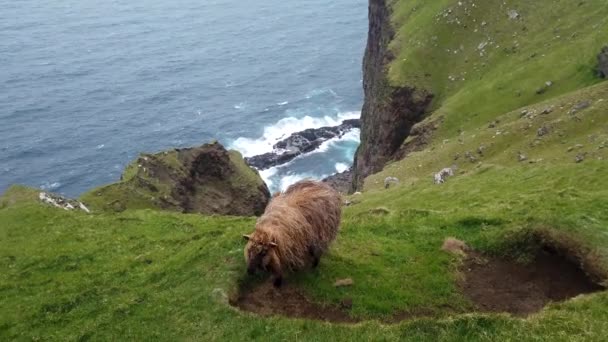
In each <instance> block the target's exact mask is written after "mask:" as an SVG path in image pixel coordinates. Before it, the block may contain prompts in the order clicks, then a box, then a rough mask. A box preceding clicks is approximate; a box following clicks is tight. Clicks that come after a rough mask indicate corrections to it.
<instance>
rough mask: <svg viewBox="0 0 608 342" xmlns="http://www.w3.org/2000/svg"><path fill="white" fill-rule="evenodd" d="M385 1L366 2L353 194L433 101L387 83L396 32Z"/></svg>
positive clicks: (401, 140)
mask: <svg viewBox="0 0 608 342" xmlns="http://www.w3.org/2000/svg"><path fill="white" fill-rule="evenodd" d="M387 2H388V1H387V0H370V2H369V32H368V37H367V47H366V50H365V56H364V58H363V89H364V93H365V99H364V104H363V109H362V111H361V144H360V146H359V148H358V149H357V152H356V155H355V161H354V165H353V184H352V190H353V191H354V190H356V189H359V188H360V187H361V186H362V184H363V179H364V178H365V177H366V176H368V175H370V174H372V173H375V172H378V171H380V170H382V168H383V166H384V164H385V163H386V162H387V161H389V160H390V159H391V158H393V156H394V154H395V153H396V152H397V150H398V149H399V147H400V146H401V145H402V143H403V142H404V140H405V139H406V138H407V136H408V135H409V133H410V130H411V129H412V126H413V125H414V124H416V123H417V122H419V121H420V120H421V119H422V117H423V115H424V113H425V110H426V109H427V107H428V106H429V104H430V102H431V100H432V98H433V95H432V94H430V93H425V92H423V91H419V90H416V89H415V88H414V87H395V86H392V85H391V84H390V82H389V79H388V65H389V63H390V62H391V61H392V60H393V58H394V56H393V55H392V53H391V51H390V49H389V43H390V42H391V40H392V39H393V37H394V35H395V32H394V29H393V27H392V26H391V19H390V8H389V6H388V3H387Z"/></svg>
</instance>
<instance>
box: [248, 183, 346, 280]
mask: <svg viewBox="0 0 608 342" xmlns="http://www.w3.org/2000/svg"><path fill="white" fill-rule="evenodd" d="M341 212H342V201H341V197H340V194H339V193H338V192H336V191H335V190H334V189H332V188H331V187H330V186H328V185H326V184H325V183H321V182H317V181H310V180H305V181H300V182H298V183H296V184H293V185H292V186H290V187H289V188H288V189H287V191H285V192H284V193H282V194H281V195H280V196H275V197H274V198H273V199H272V200H271V202H270V203H269V204H268V206H267V207H266V211H265V212H264V215H262V217H260V218H259V219H258V221H257V223H256V227H255V231H254V232H253V234H251V235H246V236H245V238H246V239H247V240H248V243H247V246H246V247H245V260H246V261H247V267H248V271H249V272H250V273H253V272H255V270H257V269H263V270H266V271H269V272H271V273H272V274H273V275H274V277H275V281H274V283H275V285H276V286H280V284H281V281H282V276H283V273H284V272H286V271H297V270H301V269H303V268H304V267H305V266H306V265H307V264H308V263H309V262H310V261H312V265H313V267H315V266H316V265H317V264H318V262H319V258H320V257H321V255H322V254H323V253H324V252H325V251H326V250H327V248H328V247H329V244H330V243H331V242H332V241H333V240H334V239H335V238H336V235H337V234H338V230H339V227H340V216H341Z"/></svg>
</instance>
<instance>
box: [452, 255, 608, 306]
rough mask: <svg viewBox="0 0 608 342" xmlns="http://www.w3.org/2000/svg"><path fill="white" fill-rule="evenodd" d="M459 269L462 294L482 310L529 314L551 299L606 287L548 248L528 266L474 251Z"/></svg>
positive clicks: (555, 299) (561, 299)
mask: <svg viewBox="0 0 608 342" xmlns="http://www.w3.org/2000/svg"><path fill="white" fill-rule="evenodd" d="M460 271H461V272H462V273H463V275H464V279H463V280H462V281H461V283H460V287H461V289H462V291H463V293H464V294H465V295H466V296H467V297H468V298H469V299H470V300H471V301H472V302H473V303H474V304H475V305H476V307H477V310H479V311H482V312H508V313H512V314H514V315H517V316H526V315H529V314H531V313H534V312H537V311H540V310H541V309H542V308H543V307H544V306H545V305H547V304H548V303H550V302H558V301H564V300H567V299H569V298H572V297H576V296H578V295H580V294H585V293H592V292H597V291H602V290H604V288H603V287H601V286H600V285H597V284H595V283H593V282H592V281H591V280H590V279H589V278H588V277H587V275H586V274H585V272H583V270H581V268H580V267H578V266H577V265H576V264H574V263H572V262H571V261H569V260H567V259H566V258H564V257H563V256H561V255H558V254H556V253H554V252H551V251H546V250H543V251H540V252H538V254H537V255H536V257H535V258H534V260H533V261H532V262H530V263H529V264H525V265H524V264H521V263H517V262H515V261H510V260H504V259H498V258H492V257H488V256H484V255H481V254H479V253H475V252H471V253H470V254H469V256H468V257H467V259H466V260H465V262H464V264H463V266H462V267H461V269H460Z"/></svg>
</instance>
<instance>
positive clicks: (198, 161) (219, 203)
mask: <svg viewBox="0 0 608 342" xmlns="http://www.w3.org/2000/svg"><path fill="white" fill-rule="evenodd" d="M269 199H270V192H269V191H268V188H267V187H266V184H265V183H264V181H263V180H262V179H261V178H260V176H259V174H258V173H257V172H256V171H255V170H254V169H252V168H250V167H249V166H247V164H245V161H244V160H243V158H242V157H241V155H240V154H239V153H238V152H236V151H227V150H226V149H225V148H224V147H223V146H222V145H220V144H219V143H217V142H215V143H211V144H205V145H203V146H200V147H195V148H184V149H175V150H172V151H166V152H160V153H156V154H144V155H141V156H140V157H139V158H138V159H137V160H136V161H135V162H133V163H131V164H130V165H129V166H128V167H127V169H126V170H125V172H124V173H123V176H122V179H121V181H120V182H118V183H114V184H110V185H107V186H104V187H101V188H98V189H94V190H91V191H90V192H88V193H86V194H84V195H83V197H82V200H83V201H84V202H85V203H86V204H88V205H90V206H91V207H92V208H93V209H97V210H105V211H122V210H125V209H142V208H156V209H158V208H160V209H166V210H174V211H181V212H186V213H201V214H208V215H211V214H220V215H237V216H253V215H261V214H262V213H263V212H264V209H265V207H266V204H267V203H268V201H269Z"/></svg>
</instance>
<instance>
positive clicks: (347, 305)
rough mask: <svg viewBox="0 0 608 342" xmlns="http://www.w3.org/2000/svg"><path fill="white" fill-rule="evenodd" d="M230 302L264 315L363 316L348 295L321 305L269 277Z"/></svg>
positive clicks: (341, 319) (347, 319)
mask: <svg viewBox="0 0 608 342" xmlns="http://www.w3.org/2000/svg"><path fill="white" fill-rule="evenodd" d="M230 305H232V306H235V307H237V308H239V309H240V310H243V311H247V312H252V313H255V314H258V315H261V316H273V315H279V316H286V317H293V318H306V319H313V320H320V321H327V322H334V323H357V322H361V321H363V319H359V318H354V317H351V316H350V315H349V310H350V309H351V308H352V305H353V301H352V299H351V298H350V297H345V298H343V299H342V301H341V302H340V305H320V304H318V303H315V302H313V301H311V300H310V299H308V297H307V296H306V295H305V294H304V293H303V292H302V290H300V289H298V288H297V287H296V286H295V285H291V284H284V285H283V286H282V287H281V288H278V289H277V288H275V287H274V286H273V285H272V282H270V281H267V282H265V283H262V284H258V285H251V286H250V285H247V286H246V287H243V288H241V291H240V293H239V294H238V297H236V298H231V299H230ZM457 313H458V312H456V311H455V310H454V309H453V308H451V307H444V308H442V309H441V312H436V311H433V310H426V309H417V310H415V311H412V312H396V313H395V314H394V315H392V316H391V317H387V318H385V319H382V320H381V321H382V322H384V323H398V322H401V321H406V320H410V319H414V318H421V317H444V316H448V315H453V314H457Z"/></svg>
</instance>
